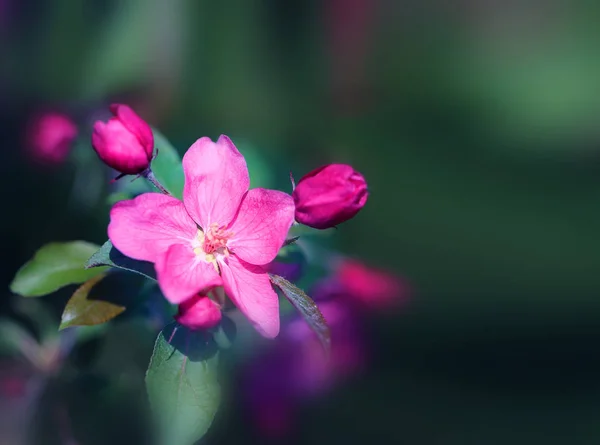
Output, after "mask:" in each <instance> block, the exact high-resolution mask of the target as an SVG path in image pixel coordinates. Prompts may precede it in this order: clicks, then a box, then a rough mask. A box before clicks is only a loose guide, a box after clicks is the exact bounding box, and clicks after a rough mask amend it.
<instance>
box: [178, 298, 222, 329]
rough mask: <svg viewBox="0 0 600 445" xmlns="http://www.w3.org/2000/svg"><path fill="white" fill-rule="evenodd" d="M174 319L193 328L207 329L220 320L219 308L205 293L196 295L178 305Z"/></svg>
mask: <svg viewBox="0 0 600 445" xmlns="http://www.w3.org/2000/svg"><path fill="white" fill-rule="evenodd" d="M175 320H177V321H178V322H179V323H181V324H182V325H184V326H185V327H187V328H190V329H193V330H198V329H208V328H212V327H213V326H216V325H218V324H219V322H220V321H221V309H219V306H217V304H216V303H215V302H214V301H212V300H211V299H210V298H208V297H207V296H206V295H196V296H195V297H193V298H190V299H189V300H186V301H184V302H183V303H181V304H180V305H179V312H178V314H177V315H176V316H175Z"/></svg>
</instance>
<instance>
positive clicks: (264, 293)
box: [108, 136, 294, 337]
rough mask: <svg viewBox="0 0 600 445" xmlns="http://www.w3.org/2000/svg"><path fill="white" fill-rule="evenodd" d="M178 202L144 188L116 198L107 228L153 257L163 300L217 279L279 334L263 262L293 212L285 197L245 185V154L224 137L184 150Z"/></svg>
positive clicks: (269, 333)
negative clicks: (182, 182) (127, 197)
mask: <svg viewBox="0 0 600 445" xmlns="http://www.w3.org/2000/svg"><path fill="white" fill-rule="evenodd" d="M183 170H184V174H185V186H184V191H183V202H181V201H179V200H178V199H175V198H173V197H171V196H166V195H162V194H159V193H145V194H142V195H140V196H138V197H136V198H135V199H133V200H126V201H121V202H118V203H117V204H115V205H114V206H113V208H112V210H111V212H110V218H111V220H110V224H109V226H108V235H109V238H110V240H111V241H112V242H113V244H114V245H115V247H116V248H117V249H119V250H120V251H121V252H122V253H124V254H125V255H127V256H129V257H131V258H134V259H137V260H143V261H150V262H152V263H154V265H155V268H156V272H157V277H158V283H159V286H160V288H161V290H162V291H163V293H164V295H165V297H166V298H167V300H169V301H170V302H171V303H174V304H180V303H182V302H184V301H186V300H188V299H189V298H191V297H193V296H195V295H197V294H198V293H201V292H202V291H205V290H206V289H209V288H212V287H215V286H221V285H222V286H223V287H224V289H225V292H226V294H227V295H228V296H229V297H230V298H231V299H232V300H233V302H234V303H235V304H236V306H237V307H238V308H239V309H240V311H242V313H243V314H244V315H245V316H246V317H247V318H248V319H249V320H250V321H251V322H252V323H253V324H254V326H255V327H256V329H257V330H258V331H259V332H260V333H261V334H263V335H264V336H266V337H275V336H276V335H277V334H278V333H279V301H278V297H277V294H276V293H275V291H274V290H273V288H272V286H271V282H270V279H269V276H268V275H267V273H266V268H265V266H266V265H267V264H268V263H270V262H271V261H273V259H274V258H275V256H276V255H277V252H278V251H279V249H280V248H281V246H282V245H283V243H284V241H285V238H286V235H287V233H288V230H289V228H290V226H291V224H292V222H293V219H294V205H293V200H292V198H291V196H289V195H287V194H286V193H283V192H279V191H276V190H266V189H262V188H256V189H252V190H248V187H249V184H250V179H249V176H248V168H247V167H246V161H245V160H244V157H243V156H242V155H241V154H240V152H239V151H238V150H237V148H236V147H235V145H233V143H232V142H231V140H230V139H229V138H228V137H227V136H221V137H220V138H219V140H218V141H217V142H216V143H214V142H212V141H211V140H210V139H209V138H206V137H204V138H201V139H199V140H198V141H196V142H195V143H194V144H193V145H192V146H191V147H190V149H189V150H188V151H187V153H186V154H185V156H184V157H183Z"/></svg>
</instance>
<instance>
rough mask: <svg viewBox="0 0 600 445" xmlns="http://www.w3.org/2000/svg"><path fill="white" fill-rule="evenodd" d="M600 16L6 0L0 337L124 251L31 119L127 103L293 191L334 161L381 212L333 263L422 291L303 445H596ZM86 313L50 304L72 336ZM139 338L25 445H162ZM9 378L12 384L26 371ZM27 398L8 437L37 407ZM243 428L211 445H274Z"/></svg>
mask: <svg viewBox="0 0 600 445" xmlns="http://www.w3.org/2000/svg"><path fill="white" fill-rule="evenodd" d="M599 12H600V7H599V6H598V4H597V3H596V2H592V1H590V2H585V1H553V0H545V1H544V0H537V1H536V0H528V1H525V0H523V1H519V0H513V1H493V0H457V1H453V2H443V1H435V0H428V1H417V0H402V1H400V0H320V1H318V0H305V1H301V2H285V1H277V0H262V1H255V0H229V1H223V2H204V1H197V0H171V1H168V2H167V1H164V0H128V1H125V0H122V1H121V0H86V1H74V0H73V1H72V0H55V1H34V0H2V1H0V67H1V69H0V116H1V117H0V140H1V141H2V149H1V150H0V169H1V170H0V171H1V172H2V175H1V179H0V181H1V182H0V185H1V187H2V191H3V195H2V209H3V210H2V218H0V232H1V233H2V268H1V269H0V284H1V286H0V288H2V289H4V290H3V291H2V299H1V301H0V307H1V308H2V313H3V315H5V316H6V317H7V318H8V319H10V320H17V321H19V322H20V323H24V324H25V326H27V320H26V319H25V318H24V317H23V316H22V311H21V312H19V310H18V306H19V303H17V302H16V301H17V300H18V298H16V297H13V296H11V294H10V292H9V291H8V284H9V283H10V281H11V279H12V277H13V276H14V273H15V272H16V270H17V269H18V268H19V267H20V266H21V264H23V263H24V262H25V261H26V260H27V259H29V258H30V257H31V256H32V254H33V252H35V250H36V249H37V248H38V247H39V246H40V245H42V244H44V243H46V242H48V241H51V240H69V239H87V240H90V241H93V242H97V243H101V242H103V240H104V239H105V238H106V233H105V227H106V222H107V219H108V214H107V211H108V208H109V206H108V204H107V203H106V201H105V199H104V197H105V195H104V194H103V193H104V192H105V191H106V189H107V187H109V185H108V184H109V181H110V178H111V176H110V175H109V174H107V173H106V172H104V173H102V172H103V171H102V170H99V169H98V168H97V167H98V165H99V161H98V160H97V159H96V158H95V155H94V153H93V151H92V149H91V146H90V145H89V143H81V144H79V145H77V146H76V147H75V148H74V149H73V152H72V153H71V160H70V161H69V162H64V163H59V164H53V165H50V164H49V163H47V162H39V160H36V156H35V154H34V153H32V152H31V150H28V148H27V143H26V134H27V128H28V126H27V125H28V122H30V120H31V117H32V116H33V115H34V114H35V113H37V112H39V111H40V110H44V109H52V110H55V109H56V110H61V111H63V112H66V113H68V114H69V115H71V116H73V117H74V118H75V120H76V121H77V123H78V125H79V126H80V132H82V133H84V134H85V132H88V133H89V132H90V131H91V125H92V123H93V121H94V120H95V119H97V118H105V117H106V113H107V111H106V108H107V105H108V104H109V103H111V101H115V100H116V101H122V102H126V103H129V104H131V105H132V106H133V107H134V108H135V109H136V110H137V111H138V112H139V114H140V115H142V116H143V117H144V118H145V119H146V120H147V121H148V122H150V123H151V124H152V125H154V126H156V127H158V128H160V130H161V131H162V133H163V134H165V135H166V136H167V137H168V138H169V139H170V140H171V142H173V143H174V145H176V146H177V147H178V148H179V149H180V150H181V151H183V150H185V149H186V148H187V147H188V146H189V145H190V144H191V143H192V142H193V141H194V140H195V139H196V138H198V137H200V136H203V135H208V136H210V137H212V138H213V139H214V138H216V137H218V135H219V134H221V133H226V134H228V135H230V136H231V137H232V138H233V139H234V141H246V143H247V144H249V145H251V146H252V147H253V153H254V154H255V156H256V158H257V161H256V162H257V163H259V164H260V162H263V163H265V165H269V166H274V167H270V168H265V169H264V175H266V176H268V180H269V181H272V182H273V183H275V184H277V185H278V186H279V187H281V188H282V189H286V187H289V181H288V175H289V172H290V171H292V172H293V173H294V175H295V176H296V177H300V176H301V175H302V174H304V173H306V172H308V171H309V170H311V169H312V168H314V167H316V166H318V165H321V164H323V163H327V162H347V163H350V164H352V165H353V166H355V168H356V169H357V170H359V171H361V172H362V173H363V174H364V175H365V177H366V178H367V180H368V183H369V188H370V193H371V194H370V199H369V202H368V205H367V206H366V207H365V209H364V210H363V211H362V212H361V213H360V214H359V215H358V216H357V217H356V218H354V219H353V220H352V221H350V222H348V223H346V224H344V225H343V226H342V227H341V228H340V230H338V231H337V233H336V234H335V235H334V237H333V241H332V242H333V243H334V244H335V245H336V247H337V248H338V249H339V250H340V251H341V252H344V253H346V254H349V255H352V256H353V257H356V258H358V259H360V260H362V261H365V262H367V263H369V264H371V265H373V266H377V267H381V268H385V269H388V270H389V271H391V272H393V273H395V274H396V275H397V276H399V277H403V279H406V280H407V281H408V282H410V284H411V289H413V294H412V297H411V300H410V304H408V305H406V306H405V307H404V308H403V309H402V310H401V311H390V312H387V313H384V314H379V315H378V316H377V317H370V318H369V320H368V325H369V333H370V336H371V338H372V350H373V352H374V353H373V354H372V355H373V358H372V360H371V362H370V364H369V368H368V370H367V371H366V372H365V373H364V374H362V375H360V376H357V377H356V378H354V379H352V380H351V381H349V382H345V383H344V384H343V385H340V386H338V387H336V388H335V389H333V390H332V391H331V392H328V393H327V395H326V396H323V397H321V398H317V399H316V400H314V401H313V402H312V403H310V404H307V405H306V406H303V408H302V409H301V410H300V412H299V414H298V418H297V419H296V420H297V423H298V425H299V427H298V428H297V430H296V431H295V433H294V435H293V438H292V439H290V441H289V442H288V443H314V444H320V443H346V444H353V443H356V444H358V443H365V442H366V441H370V442H376V443H380V444H388V443H389V444H396V443H402V444H423V445H429V444H444V445H453V444H457V445H458V444H460V445H464V444H506V443H513V444H521V443H522V444H531V443H545V444H564V443H569V444H595V443H599V442H600V423H599V422H598V419H599V418H600V377H599V375H600V358H599V355H598V344H599V341H600V273H598V270H597V268H598V266H599V265H600V237H598V236H597V231H598V227H600V176H599V173H598V171H599V168H600V165H599V162H598V161H599V159H600V158H599V156H598V155H599V153H600V125H598V122H600V52H599V51H598V44H599V42H600V27H599V26H598V20H599V18H600V14H599ZM88 140H89V139H88ZM84 142H85V138H84ZM93 165H96V167H94V168H92V167H91V166H93ZM113 176H114V175H113ZM261 178H262V177H261ZM68 296H69V295H68V292H67V293H64V294H63V293H61V292H58V293H57V294H56V295H53V296H50V297H45V298H44V301H43V303H41V304H43V305H44V306H45V307H48V308H49V309H48V310H50V311H51V312H52V313H55V314H56V317H58V316H59V315H60V309H61V307H62V305H64V302H65V301H66V299H67V298H68ZM56 323H58V318H56ZM139 324H140V322H139V320H138V319H137V318H135V317H131V318H125V320H123V321H121V322H117V321H115V323H113V324H112V325H111V326H110V328H109V329H108V330H107V333H106V334H105V336H103V337H102V338H101V340H94V342H92V343H94V344H92V345H90V344H85V345H84V346H82V347H81V348H79V349H78V350H77V351H76V354H75V357H74V358H73V359H72V360H73V362H74V363H76V364H77V367H76V366H75V364H71V365H69V366H72V367H73V370H72V372H71V374H69V378H68V379H67V382H68V384H65V382H64V381H63V382H62V384H58V383H56V385H54V383H53V384H52V385H49V389H48V390H47V391H45V392H44V396H43V399H44V400H43V402H44V403H42V404H41V406H42V407H43V409H39V410H37V411H36V413H35V414H31V416H30V417H28V418H27V419H24V418H23V419H22V422H23V424H24V425H25V426H24V429H25V430H27V431H28V432H29V433H31V432H32V431H34V434H33V439H31V440H32V442H27V443H40V444H55V443H56V444H69V445H73V444H82V445H83V444H95V443H98V444H100V443H109V442H108V441H109V440H110V441H112V443H113V444H115V445H117V444H119V443H142V442H141V439H139V438H140V437H141V436H140V435H143V434H142V433H140V432H139V431H140V430H144V426H143V421H142V420H141V419H142V417H143V415H142V414H141V413H142V412H143V410H144V403H143V399H144V395H143V387H142V383H143V372H144V369H145V366H146V364H147V360H148V357H149V355H150V351H151V348H152V342H153V338H152V335H149V334H148V332H147V330H144V329H143V328H142V327H139ZM36 335H39V334H36ZM0 363H2V365H1V366H2V368H1V369H0V374H2V376H3V377H4V378H5V380H6V378H8V379H9V382H12V381H13V380H10V379H14V378H16V377H18V376H22V375H24V373H25V372H26V371H24V370H23V365H22V364H21V363H20V362H19V361H18V360H15V359H11V358H5V359H3V360H2V361H1V362H0ZM82 369H85V370H86V372H83V371H82ZM15 376H16V377H15ZM17 381H18V379H17ZM15 385H17V386H16V392H15ZM15 385H12V386H11V385H10V384H8V385H4V390H3V391H4V392H3V395H2V396H1V399H0V400H1V403H0V409H1V412H0V417H5V418H10V413H14V412H16V411H17V407H18V406H20V405H18V403H20V402H18V401H19V400H21V399H22V398H23V397H20V394H21V393H20V392H19V386H18V383H17V384H15ZM11 391H12V392H11ZM15 394H16V395H15ZM23 403H26V402H23ZM224 411H225V412H226V413H225V414H223V415H222V416H221V417H219V418H218V420H217V422H216V423H215V426H214V427H213V429H211V431H210V433H209V436H207V438H206V439H205V441H206V443H214V444H220V443H223V444H238V443H248V442H256V443H265V442H264V439H263V438H261V437H260V435H258V434H257V433H256V431H254V430H253V428H252V425H251V423H250V422H249V421H247V419H245V418H244V415H243V409H242V408H240V407H238V406H236V405H235V404H230V405H227V409H225V410H224ZM134 413H140V414H139V415H138V414H134ZM19 418H20V417H19ZM11 422H12V421H6V422H5V423H11ZM12 426H14V424H13V425H12ZM4 428H8V426H3V429H4ZM5 431H8V429H6V430H5ZM7 434H8V433H7ZM11 434H12V433H11ZM15 434H16V433H15ZM6 437H8V436H6ZM14 437H17V436H14ZM5 440H9V439H6V438H5V439H4V440H3V441H2V443H8V444H11V443H21V442H16V440H17V439H10V440H15V442H10V441H6V442H5ZM136 441H139V442H136Z"/></svg>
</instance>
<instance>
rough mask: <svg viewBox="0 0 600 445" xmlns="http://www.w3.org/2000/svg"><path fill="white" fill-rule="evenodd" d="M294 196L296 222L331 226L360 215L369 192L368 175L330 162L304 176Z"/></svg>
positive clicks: (319, 227)
mask: <svg viewBox="0 0 600 445" xmlns="http://www.w3.org/2000/svg"><path fill="white" fill-rule="evenodd" d="M292 195H293V197H294V203H295V205H296V221H298V222H299V223H302V224H305V225H307V226H310V227H314V228H316V229H327V228H329V227H333V226H336V225H338V224H340V223H342V222H344V221H346V220H348V219H350V218H352V217H353V216H354V215H356V214H357V213H358V211H359V210H360V209H362V208H363V206H364V205H365V204H366V202H367V197H368V195H369V192H368V191H367V183H366V182H365V178H364V177H363V176H362V175H361V174H360V173H358V172H357V171H355V170H354V169H353V168H352V167H351V166H349V165H346V164H329V165H325V166H323V167H320V168H317V169H316V170H313V171H311V172H310V173H308V174H306V175H305V176H304V177H302V179H300V181H298V185H297V186H296V188H295V189H294V192H293V194H292Z"/></svg>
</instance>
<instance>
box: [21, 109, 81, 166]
mask: <svg viewBox="0 0 600 445" xmlns="http://www.w3.org/2000/svg"><path fill="white" fill-rule="evenodd" d="M27 137H28V140H29V144H28V145H29V148H30V149H31V150H32V155H33V156H34V158H36V159H38V160H40V161H44V162H50V163H56V164H58V163H61V162H62V161H64V160H65V158H66V157H67V155H68V154H69V151H70V150H71V146H72V143H73V141H74V140H75V138H76V137H77V126H76V125H75V123H73V121H72V120H71V118H69V116H67V115H64V114H61V113H56V112H50V113H45V114H42V115H41V116H37V117H35V118H34V119H33V121H32V123H31V124H30V126H29V129H28V131H27Z"/></svg>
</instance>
